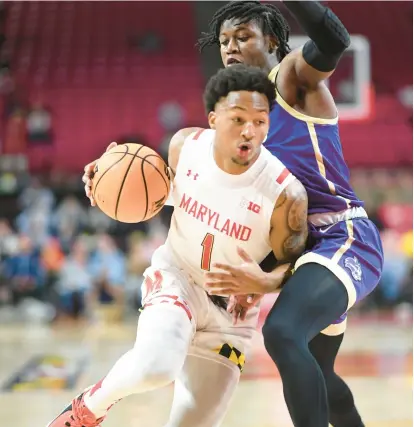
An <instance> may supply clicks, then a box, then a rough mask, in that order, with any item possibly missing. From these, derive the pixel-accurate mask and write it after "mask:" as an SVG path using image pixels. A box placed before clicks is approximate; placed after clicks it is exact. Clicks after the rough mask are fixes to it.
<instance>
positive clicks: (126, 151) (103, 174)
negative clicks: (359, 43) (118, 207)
mask: <svg viewBox="0 0 414 427" xmlns="http://www.w3.org/2000/svg"><path fill="white" fill-rule="evenodd" d="M123 147H126V150H124V152H123V154H124V155H123V156H122V157H120V158H119V159H118V160H117V161H116V162H115V163H114V164H113V165H111V166H110V167H109V168H107V169H106V170H105V171H104V172H103V173H102V175H101V176H100V178H99V179H98V182H97V183H96V185H95V186H94V190H93V198H94V199H95V194H96V190H97V188H98V185H99V183H100V182H101V179H102V178H103V177H104V176H105V175H106V173H107V172H108V171H109V170H110V169H112V168H113V167H114V166H115V165H117V164H118V163H119V162H121V161H122V160H123V159H124V158H125V157H126V155H127V154H130V153H128V146H127V145H123ZM105 154H112V153H104V154H103V155H105ZM116 154H122V151H117V153H116ZM97 163H98V164H99V160H98V161H97ZM92 180H93V178H92Z"/></svg>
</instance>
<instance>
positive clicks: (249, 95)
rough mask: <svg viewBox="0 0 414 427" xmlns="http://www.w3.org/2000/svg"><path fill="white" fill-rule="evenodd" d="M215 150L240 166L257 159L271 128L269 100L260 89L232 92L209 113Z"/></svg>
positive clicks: (222, 156)
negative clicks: (213, 132)
mask: <svg viewBox="0 0 414 427" xmlns="http://www.w3.org/2000/svg"><path fill="white" fill-rule="evenodd" d="M209 123H210V127H211V128H213V129H215V130H216V139H215V149H216V151H217V153H218V154H219V155H220V157H221V158H223V159H231V160H232V162H233V163H235V164H237V165H240V166H248V165H249V164H250V163H251V162H252V161H254V160H256V158H257V157H258V155H259V153H260V149H261V146H262V143H263V142H264V140H265V138H266V135H267V132H268V130H269V102H268V100H267V97H266V96H265V95H263V94H260V93H258V92H247V91H240V92H230V93H229V94H228V95H227V97H226V98H223V99H222V100H220V102H218V103H217V105H216V109H215V111H213V112H211V113H210V114H209Z"/></svg>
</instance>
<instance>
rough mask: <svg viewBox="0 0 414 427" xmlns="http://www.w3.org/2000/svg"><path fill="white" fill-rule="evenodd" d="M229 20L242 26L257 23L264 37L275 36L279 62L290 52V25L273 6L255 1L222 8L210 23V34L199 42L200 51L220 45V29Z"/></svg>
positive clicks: (233, 3) (232, 3)
mask: <svg viewBox="0 0 414 427" xmlns="http://www.w3.org/2000/svg"><path fill="white" fill-rule="evenodd" d="M228 19H236V20H237V21H238V23H240V24H245V23H247V22H249V21H256V22H257V23H258V24H259V25H260V26H261V29H262V32H263V34H264V35H266V36H267V35H270V36H273V37H274V38H275V39H276V40H277V43H278V48H277V50H276V56H277V59H278V61H279V62H280V61H281V60H282V59H283V58H284V57H285V56H286V55H287V54H288V53H289V52H290V48H289V45H288V40H289V31H290V28H289V24H288V23H287V22H286V20H285V18H284V17H283V15H282V14H281V13H280V11H279V9H278V8H277V7H276V6H274V5H273V4H268V3H266V4H264V3H260V1H253V0H248V1H233V2H230V3H228V4H226V5H225V6H223V7H221V8H220V9H219V10H218V11H217V12H216V13H215V14H214V16H213V18H212V19H211V21H210V24H209V32H208V33H203V34H202V35H201V37H200V38H199V40H198V46H199V48H200V51H202V50H203V49H204V48H205V47H206V46H211V45H214V44H218V45H220V40H219V36H220V28H221V26H222V25H223V22H224V21H226V20H228Z"/></svg>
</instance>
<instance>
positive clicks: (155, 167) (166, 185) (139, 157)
mask: <svg viewBox="0 0 414 427" xmlns="http://www.w3.org/2000/svg"><path fill="white" fill-rule="evenodd" d="M138 151H139V150H137V152H138ZM108 154H120V152H119V151H115V152H114V153H108ZM127 155H128V156H133V157H136V158H137V159H141V160H142V162H143V163H148V164H150V165H151V166H152V167H153V168H154V169H155V170H156V171H157V172H158V173H159V174H160V175H161V178H162V179H163V181H164V184H165V187H166V189H167V192H169V191H170V186H169V185H168V181H167V180H166V179H165V177H164V174H163V173H162V172H161V171H160V170H159V169H158V168H157V166H156V165H154V164H153V163H151V162H150V161H148V160H147V157H156V158H158V159H161V157H160V156H159V155H158V154H147V155H146V156H145V157H141V156H137V155H135V154H134V153H129V152H126V153H125V156H127ZM125 156H124V157H125Z"/></svg>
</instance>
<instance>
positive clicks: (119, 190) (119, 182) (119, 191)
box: [93, 144, 170, 222]
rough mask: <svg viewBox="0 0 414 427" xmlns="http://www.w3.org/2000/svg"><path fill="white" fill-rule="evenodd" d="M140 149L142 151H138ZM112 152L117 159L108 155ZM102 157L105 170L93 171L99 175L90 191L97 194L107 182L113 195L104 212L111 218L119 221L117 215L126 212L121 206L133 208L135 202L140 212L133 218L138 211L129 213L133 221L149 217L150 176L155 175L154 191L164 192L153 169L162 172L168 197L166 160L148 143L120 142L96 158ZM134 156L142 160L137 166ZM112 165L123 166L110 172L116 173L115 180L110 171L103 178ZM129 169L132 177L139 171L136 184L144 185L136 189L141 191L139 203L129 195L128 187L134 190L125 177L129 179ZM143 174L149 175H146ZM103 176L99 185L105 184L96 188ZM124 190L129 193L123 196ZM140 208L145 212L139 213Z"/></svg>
mask: <svg viewBox="0 0 414 427" xmlns="http://www.w3.org/2000/svg"><path fill="white" fill-rule="evenodd" d="M137 145H138V144H137ZM143 149H144V150H143ZM114 150H116V151H114ZM141 152H142V153H143V154H141ZM111 155H116V156H117V158H116V159H114V158H113V157H109V158H108V156H111ZM128 155H129V156H131V158H130V161H129V162H128V160H127V159H126V156H128ZM151 157H156V158H157V159H156V160H154V163H153V162H152V160H153V159H151ZM103 158H106V160H105V161H104V163H103V165H104V166H103V167H102V168H101V169H104V170H102V171H100V172H97V174H96V175H100V176H99V177H98V176H97V178H98V179H97V183H96V185H94V192H93V195H94V197H95V198H96V197H100V195H101V192H102V191H104V192H105V191H106V190H105V188H106V183H107V184H108V185H109V188H110V189H111V194H112V196H111V200H110V201H109V200H107V202H108V203H109V204H108V205H105V209H106V210H107V211H108V213H107V215H109V216H110V217H112V218H113V219H115V220H118V221H119V217H124V212H125V211H124V209H135V206H136V208H138V209H139V210H140V215H139V219H136V217H137V215H136V214H138V211H135V212H136V213H135V217H134V216H132V217H130V219H132V218H134V222H141V221H145V220H146V219H147V216H149V217H151V216H152V213H151V210H150V209H151V206H150V201H151V197H153V196H152V195H151V185H152V184H151V182H152V180H154V179H155V181H154V185H156V186H158V190H157V192H163V193H164V191H163V190H162V184H161V181H160V180H159V179H158V180H157V179H156V174H154V173H153V172H152V171H153V170H156V171H157V173H158V175H159V176H161V179H162V182H163V184H164V188H165V192H166V193H167V197H168V193H169V190H170V182H169V174H168V169H167V166H166V164H165V161H164V160H163V159H162V157H161V156H160V155H159V154H158V153H156V152H154V151H153V150H152V149H150V148H149V147H147V146H145V145H141V144H139V145H138V146H137V148H135V146H131V144H123V145H119V146H118V147H116V148H115V147H114V149H112V150H110V151H108V152H106V153H104V154H103V155H102V156H101V158H100V159H99V160H101V159H103ZM134 158H137V159H139V160H140V162H139V163H141V165H140V166H139V165H137V164H136V162H135V161H134ZM99 160H98V162H99ZM112 162H113V163H112ZM145 163H148V164H149V165H151V168H147V167H146V166H145ZM98 165H99V164H98ZM115 165H118V167H119V166H122V169H120V170H119V171H118V170H117V171H114V172H113V173H115V175H118V177H117V179H116V180H115V181H113V180H112V175H111V174H110V175H107V176H106V178H104V176H105V175H106V174H107V172H108V171H109V170H110V169H111V170H112V167H113V166H115ZM118 167H117V168H118ZM117 168H116V169H117ZM131 173H132V174H133V175H134V176H135V177H136V174H140V175H141V178H140V183H139V184H140V185H139V186H140V187H141V185H142V186H143V188H142V187H141V189H140V190H139V191H140V193H141V197H140V200H141V201H140V202H139V203H138V205H136V204H134V203H135V202H134V201H133V199H134V198H133V197H132V199H131V197H130V195H129V194H130V192H131V191H134V183H133V182H130V181H127V180H128V179H129V177H130V175H131ZM146 175H148V177H147V176H146ZM108 177H109V181H108ZM103 178H104V179H103ZM147 178H148V179H147ZM102 179H103V181H102V183H103V184H102V185H104V186H105V188H104V189H103V190H102V189H101V190H100V191H99V192H98V191H97V188H98V186H99V188H101V187H100V185H101V180H102ZM157 181H158V183H157V184H155V182H157ZM131 185H132V187H131ZM124 190H126V191H127V192H128V196H127V197H126V198H125V197H124V196H123V192H124ZM142 190H144V191H145V202H144V197H143V195H142ZM164 194H165V193H164ZM161 200H162V199H161ZM144 203H145V208H144V206H143V205H144ZM98 206H100V205H99V204H98ZM157 206H158V205H157ZM108 209H109V210H108ZM104 212H105V211H104ZM142 212H144V214H142ZM105 213H106V212H105ZM131 213H132V212H131ZM126 215H127V217H128V215H130V214H128V213H126ZM124 220H125V221H127V222H131V221H130V220H129V219H126V218H125V217H124Z"/></svg>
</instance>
